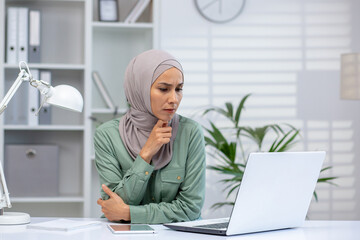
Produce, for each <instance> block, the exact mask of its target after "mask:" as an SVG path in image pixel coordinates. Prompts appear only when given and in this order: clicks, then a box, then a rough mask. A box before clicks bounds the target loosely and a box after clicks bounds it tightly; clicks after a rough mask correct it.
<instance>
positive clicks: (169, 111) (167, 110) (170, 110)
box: [164, 109, 175, 113]
mask: <svg viewBox="0 0 360 240" xmlns="http://www.w3.org/2000/svg"><path fill="white" fill-rule="evenodd" d="M164 111H165V112H168V113H174V112H175V109H164Z"/></svg>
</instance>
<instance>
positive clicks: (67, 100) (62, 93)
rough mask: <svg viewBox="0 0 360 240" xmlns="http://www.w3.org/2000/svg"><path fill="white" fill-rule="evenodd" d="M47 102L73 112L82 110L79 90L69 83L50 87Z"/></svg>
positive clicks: (82, 103) (82, 102) (82, 104)
mask: <svg viewBox="0 0 360 240" xmlns="http://www.w3.org/2000/svg"><path fill="white" fill-rule="evenodd" d="M46 102H47V103H49V104H51V105H55V106H57V107H61V108H64V109H67V110H72V111H75V112H82V109H83V106H84V101H83V98H82V96H81V94H80V92H79V91H78V90H77V89H76V88H74V87H71V86H69V85H58V86H56V87H52V88H51V96H50V97H49V98H48V99H47V100H46Z"/></svg>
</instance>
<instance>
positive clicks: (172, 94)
mask: <svg viewBox="0 0 360 240" xmlns="http://www.w3.org/2000/svg"><path fill="white" fill-rule="evenodd" d="M178 101H179V99H178V96H177V94H176V91H175V90H173V91H171V92H170V96H169V103H170V104H178Z"/></svg>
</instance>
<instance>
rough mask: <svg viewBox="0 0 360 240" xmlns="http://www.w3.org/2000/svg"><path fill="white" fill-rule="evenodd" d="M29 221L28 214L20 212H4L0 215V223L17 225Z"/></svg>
mask: <svg viewBox="0 0 360 240" xmlns="http://www.w3.org/2000/svg"><path fill="white" fill-rule="evenodd" d="M27 223H30V215H29V214H27V213H21V212H4V213H3V215H0V225H18V224H27Z"/></svg>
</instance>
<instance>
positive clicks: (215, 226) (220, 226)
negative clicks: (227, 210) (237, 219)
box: [194, 222, 229, 229]
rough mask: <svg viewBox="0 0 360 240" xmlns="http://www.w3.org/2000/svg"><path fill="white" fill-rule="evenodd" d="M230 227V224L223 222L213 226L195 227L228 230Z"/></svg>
mask: <svg viewBox="0 0 360 240" xmlns="http://www.w3.org/2000/svg"><path fill="white" fill-rule="evenodd" d="M228 225H229V222H222V223H213V224H205V225H197V226H194V227H200V228H211V229H221V228H227V227H228Z"/></svg>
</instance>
